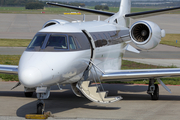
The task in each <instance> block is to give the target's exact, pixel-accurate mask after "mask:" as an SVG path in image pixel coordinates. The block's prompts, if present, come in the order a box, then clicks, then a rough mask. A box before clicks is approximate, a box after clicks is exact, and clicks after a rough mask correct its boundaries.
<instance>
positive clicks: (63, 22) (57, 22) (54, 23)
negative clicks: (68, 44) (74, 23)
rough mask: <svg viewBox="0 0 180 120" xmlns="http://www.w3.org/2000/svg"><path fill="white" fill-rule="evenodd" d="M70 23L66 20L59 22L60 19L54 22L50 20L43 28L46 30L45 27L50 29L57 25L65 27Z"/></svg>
mask: <svg viewBox="0 0 180 120" xmlns="http://www.w3.org/2000/svg"><path fill="white" fill-rule="evenodd" d="M67 23H69V22H68V21H66V20H59V19H54V20H49V21H47V22H46V23H45V24H44V25H43V27H42V28H45V27H49V26H51V25H57V24H60V25H64V24H67Z"/></svg>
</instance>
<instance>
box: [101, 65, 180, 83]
mask: <svg viewBox="0 0 180 120" xmlns="http://www.w3.org/2000/svg"><path fill="white" fill-rule="evenodd" d="M178 76H180V68H171V69H140V70H119V71H112V72H107V73H105V74H103V75H102V76H101V80H102V81H130V80H142V79H149V78H163V77H178Z"/></svg>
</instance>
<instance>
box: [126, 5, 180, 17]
mask: <svg viewBox="0 0 180 120" xmlns="http://www.w3.org/2000/svg"><path fill="white" fill-rule="evenodd" d="M178 10H180V7H174V8H166V9H160V10H152V11H145V12H138V13H130V14H125V15H124V16H125V17H130V18H132V19H138V18H144V17H150V16H155V15H160V14H165V13H168V12H174V11H178Z"/></svg>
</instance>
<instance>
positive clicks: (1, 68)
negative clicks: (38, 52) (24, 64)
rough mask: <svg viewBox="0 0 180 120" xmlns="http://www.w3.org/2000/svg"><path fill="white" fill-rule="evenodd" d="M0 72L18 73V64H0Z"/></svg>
mask: <svg viewBox="0 0 180 120" xmlns="http://www.w3.org/2000/svg"><path fill="white" fill-rule="evenodd" d="M0 73H3V74H14V75H17V74H18V66H14V65H0Z"/></svg>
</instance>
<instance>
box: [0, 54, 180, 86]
mask: <svg viewBox="0 0 180 120" xmlns="http://www.w3.org/2000/svg"><path fill="white" fill-rule="evenodd" d="M19 59H20V55H0V64H3V65H18V63H19ZM158 68H175V66H168V67H163V66H155V65H147V64H141V63H136V62H132V61H127V60H123V61H122V69H123V70H127V69H158ZM0 78H1V79H3V80H4V81H18V76H17V75H7V74H0ZM162 80H163V82H164V83H165V84H169V85H180V78H179V77H177V78H162ZM148 82H149V81H148V80H139V81H130V82H119V81H117V82H110V83H124V84H148ZM108 83H109V82H108Z"/></svg>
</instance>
